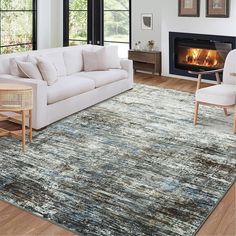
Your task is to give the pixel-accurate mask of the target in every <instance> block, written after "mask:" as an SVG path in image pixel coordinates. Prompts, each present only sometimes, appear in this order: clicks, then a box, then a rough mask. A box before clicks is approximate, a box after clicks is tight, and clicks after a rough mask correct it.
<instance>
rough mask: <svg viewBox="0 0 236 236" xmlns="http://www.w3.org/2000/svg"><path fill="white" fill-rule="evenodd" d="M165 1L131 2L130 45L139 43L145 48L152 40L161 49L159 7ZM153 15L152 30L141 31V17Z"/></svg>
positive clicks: (133, 0) (136, 0)
mask: <svg viewBox="0 0 236 236" xmlns="http://www.w3.org/2000/svg"><path fill="white" fill-rule="evenodd" d="M164 1H166V0H145V1H143V0H132V45H133V46H134V45H135V43H136V42H138V41H141V43H142V46H143V47H145V46H146V44H147V42H148V41H149V40H154V41H155V42H156V44H157V46H158V48H159V49H161V12H162V11H161V7H160V6H162V2H164ZM172 1H173V0H172ZM143 13H152V14H153V30H142V29H141V15H142V14H143Z"/></svg>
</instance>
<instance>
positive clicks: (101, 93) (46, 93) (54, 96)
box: [0, 45, 133, 129]
mask: <svg viewBox="0 0 236 236" xmlns="http://www.w3.org/2000/svg"><path fill="white" fill-rule="evenodd" d="M95 47H98V46H92V45H84V46H74V47H64V48H53V49H45V50H38V51H30V52H24V53H16V54H6V55H0V83H17V84H25V85H30V86H32V88H33V93H34V109H33V128H34V129H41V128H43V127H46V126H48V125H49V124H51V123H53V122H55V121H58V120H60V119H62V118H64V117H67V116H69V115H71V114H73V113H76V112H78V111H81V110H83V109H85V108H87V107H90V106H92V105H94V104H96V103H99V102H101V101H104V100H106V99H108V98H110V97H112V96H115V95H117V94H120V93H122V92H124V91H127V90H129V89H132V87H133V64H132V61H130V60H121V61H120V64H121V69H109V70H107V71H93V72H84V71H82V68H83V59H82V50H84V49H86V50H93V49H95ZM53 54H54V65H55V66H58V68H57V72H58V78H59V79H58V82H56V83H55V84H53V85H51V86H48V85H47V83H46V82H45V81H44V80H35V79H29V78H20V77H17V76H13V75H10V74H11V72H10V58H15V57H19V56H26V55H32V56H39V55H40V56H44V55H49V56H52V58H53ZM61 55H62V56H63V60H64V65H61V64H58V65H57V60H56V59H55V58H57V57H58V56H61ZM63 67H65V68H63ZM114 109H115V108H114Z"/></svg>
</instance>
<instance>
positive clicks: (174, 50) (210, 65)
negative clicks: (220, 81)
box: [169, 32, 236, 80]
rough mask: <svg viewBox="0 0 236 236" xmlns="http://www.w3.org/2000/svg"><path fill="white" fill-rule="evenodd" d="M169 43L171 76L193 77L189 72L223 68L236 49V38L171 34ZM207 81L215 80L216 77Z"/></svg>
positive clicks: (210, 77) (211, 77)
mask: <svg viewBox="0 0 236 236" xmlns="http://www.w3.org/2000/svg"><path fill="white" fill-rule="evenodd" d="M169 43H170V57H169V58H170V74H175V75H182V76H193V75H190V74H189V73H188V71H189V70H191V71H206V70H215V69H220V68H223V67H224V63H225V59H226V57H227V55H228V53H229V52H230V51H231V50H233V49H235V48H236V37H230V36H218V35H205V34H189V33H177V32H170V33H169ZM193 77H194V76H193ZM205 79H210V80H215V78H214V76H207V77H205Z"/></svg>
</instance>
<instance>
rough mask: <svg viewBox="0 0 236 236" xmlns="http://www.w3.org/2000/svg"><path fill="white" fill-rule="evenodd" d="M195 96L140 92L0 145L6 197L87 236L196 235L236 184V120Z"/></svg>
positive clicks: (0, 180) (0, 178) (140, 88)
mask: <svg viewBox="0 0 236 236" xmlns="http://www.w3.org/2000/svg"><path fill="white" fill-rule="evenodd" d="M193 109H194V95H193V94H190V93H183V92H178V91H173V90H164V89H160V88H155V87H148V86H144V85H136V86H135V88H134V89H133V90H132V91H129V92H126V93H124V94H122V95H120V96H117V97H115V98H113V99H110V100H108V101H106V102H103V103H101V104H99V105H96V106H94V107H92V108H89V109H87V110H85V111H82V112H80V113H78V114H76V115H73V116H70V117H68V118H66V119H64V120H62V121H60V122H58V123H55V124H53V125H51V126H49V127H48V128H47V129H45V130H42V131H40V132H35V133H34V143H33V144H32V145H31V146H29V148H28V150H27V152H26V153H25V154H23V153H22V152H21V146H20V143H19V142H18V141H15V140H14V139H10V138H1V139H0V170H1V172H0V198H1V199H2V200H5V201H7V202H10V203H12V204H14V205H16V206H18V207H21V208H23V209H26V210H28V211H30V212H32V213H34V214H36V215H39V216H41V217H43V218H45V219H47V220H50V221H52V222H54V223H57V224H59V225H62V226H64V227H66V228H68V229H70V230H73V231H75V232H78V233H81V234H83V235H106V236H107V235H122V236H126V235H135V236H136V235H158V236H171V235H174V236H178V235H179V236H188V235H189V236H190V235H194V234H195V232H196V231H197V229H198V228H199V227H200V226H201V224H202V223H203V222H204V220H205V219H206V218H207V216H208V215H209V213H210V212H211V211H212V210H213V208H214V207H215V206H216V205H217V203H218V202H219V200H220V199H221V198H222V197H223V196H224V194H225V193H226V191H227V190H228V189H229V187H230V186H231V184H232V183H233V182H234V180H235V177H236V135H233V134H232V122H233V117H232V116H230V117H228V118H226V117H224V112H223V111H222V110H221V109H215V108H201V109H200V119H199V125H198V126H197V127H196V128H194V126H193Z"/></svg>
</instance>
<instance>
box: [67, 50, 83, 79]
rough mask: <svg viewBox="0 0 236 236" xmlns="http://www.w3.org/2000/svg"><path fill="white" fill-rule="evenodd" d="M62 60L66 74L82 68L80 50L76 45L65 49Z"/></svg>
mask: <svg viewBox="0 0 236 236" xmlns="http://www.w3.org/2000/svg"><path fill="white" fill-rule="evenodd" d="M63 56H64V62H65V66H66V72H67V75H71V74H74V73H77V72H80V71H82V70H83V57H82V50H80V49H78V48H77V47H72V48H70V49H67V50H66V51H65V52H64V53H63Z"/></svg>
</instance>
